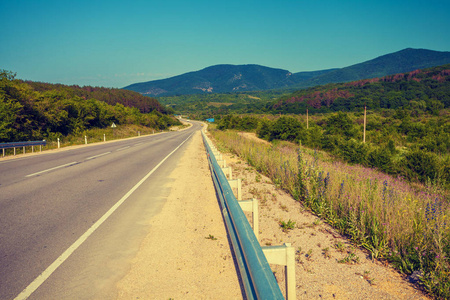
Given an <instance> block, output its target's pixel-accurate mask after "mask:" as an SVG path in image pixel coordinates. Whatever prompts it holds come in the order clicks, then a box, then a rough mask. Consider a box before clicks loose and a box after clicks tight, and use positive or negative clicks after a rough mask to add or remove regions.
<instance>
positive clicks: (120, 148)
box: [116, 146, 130, 151]
mask: <svg viewBox="0 0 450 300" xmlns="http://www.w3.org/2000/svg"><path fill="white" fill-rule="evenodd" d="M128 148H130V146H126V147H123V148H120V149H117V150H116V151H122V150H125V149H128Z"/></svg>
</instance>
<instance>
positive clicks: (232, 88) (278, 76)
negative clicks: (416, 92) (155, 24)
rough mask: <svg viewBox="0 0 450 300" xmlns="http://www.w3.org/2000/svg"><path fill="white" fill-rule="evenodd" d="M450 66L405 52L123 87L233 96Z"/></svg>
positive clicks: (239, 68) (444, 57) (231, 69)
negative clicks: (341, 63)
mask: <svg viewBox="0 0 450 300" xmlns="http://www.w3.org/2000/svg"><path fill="white" fill-rule="evenodd" d="M448 63H450V52H439V51H432V50H424V49H410V48H409V49H404V50H402V51H398V52H395V53H391V54H387V55H383V56H380V57H378V58H375V59H373V60H369V61H366V62H363V63H359V64H356V65H353V66H349V67H345V68H342V69H327V70H321V71H312V72H298V73H292V72H290V71H288V70H283V69H274V68H269V67H264V66H260V65H216V66H211V67H208V68H205V69H203V70H200V71H195V72H189V73H185V74H182V75H178V76H175V77H171V78H167V79H161V80H154V81H148V82H141V83H135V84H132V85H129V86H126V87H124V89H126V90H131V91H136V92H138V93H141V94H143V95H147V96H158V97H164V96H174V95H190V94H214V93H234V92H245V91H265V90H273V89H294V88H305V87H311V86H317V85H323V84H327V83H335V82H348V81H354V80H360V79H368V78H375V77H382V76H386V75H392V74H397V73H404V72H410V71H413V70H416V69H421V68H427V67H434V66H439V65H443V64H448Z"/></svg>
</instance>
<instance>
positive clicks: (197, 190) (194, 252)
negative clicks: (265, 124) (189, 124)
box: [117, 132, 429, 299]
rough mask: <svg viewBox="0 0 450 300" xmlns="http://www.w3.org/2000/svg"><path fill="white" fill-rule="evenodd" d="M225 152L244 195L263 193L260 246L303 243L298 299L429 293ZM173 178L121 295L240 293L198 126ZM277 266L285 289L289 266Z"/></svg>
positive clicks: (223, 295) (217, 295)
mask: <svg viewBox="0 0 450 300" xmlns="http://www.w3.org/2000/svg"><path fill="white" fill-rule="evenodd" d="M243 138H252V139H256V137H255V136H246V135H243ZM224 158H225V159H226V161H227V165H230V166H232V168H233V177H234V178H241V179H243V187H242V188H243V198H244V199H250V198H257V199H258V200H259V204H260V209H259V220H260V223H259V224H260V233H259V236H260V243H261V245H262V246H269V245H281V244H283V243H291V244H292V245H293V246H294V247H295V249H296V250H297V252H296V295H297V299H429V298H428V297H427V296H425V295H424V294H423V293H422V292H421V291H419V290H417V289H415V288H414V286H413V285H412V284H410V283H409V282H408V281H407V279H406V278H405V277H404V276H402V275H400V274H399V273H397V272H396V271H395V270H393V269H392V268H390V267H389V266H386V265H382V264H381V263H379V262H376V261H375V262H373V261H371V259H370V258H369V255H368V253H366V252H364V251H362V250H360V249H355V248H354V247H352V246H351V245H350V243H349V242H348V241H347V240H346V239H345V238H343V237H342V236H341V235H339V234H338V233H337V232H336V231H335V230H334V229H333V228H331V227H330V226H328V225H327V224H324V223H323V222H321V221H320V219H319V218H317V217H316V216H314V215H313V214H311V213H310V212H308V211H307V210H306V209H305V208H304V207H303V206H302V205H301V204H300V203H298V202H297V201H295V200H294V199H292V197H290V196H289V195H288V194H286V193H285V192H283V191H282V190H280V189H277V188H276V187H275V185H274V184H273V183H272V182H271V181H270V179H268V178H266V177H265V176H262V175H260V174H259V173H257V172H256V171H255V170H254V168H253V167H251V166H249V165H247V164H246V163H245V162H243V161H242V160H240V159H239V158H237V157H235V156H233V155H230V154H226V153H224ZM171 177H172V178H173V179H174V182H173V187H172V191H171V193H170V195H169V197H168V199H167V202H166V204H165V205H164V207H163V209H162V211H161V213H160V214H159V215H158V216H156V217H155V218H154V219H153V220H152V221H151V228H150V230H149V233H148V235H147V237H146V238H145V240H144V241H143V243H142V244H141V247H140V251H139V253H138V255H137V256H136V257H135V258H134V260H133V264H132V267H131V268H130V270H129V272H128V274H127V275H126V276H125V277H124V278H123V279H122V280H121V281H120V282H119V283H118V284H117V291H118V292H117V299H242V298H243V296H242V292H241V289H240V285H239V282H238V277H237V273H238V271H237V270H236V268H235V265H234V262H233V258H232V254H231V251H230V246H229V242H228V239H227V233H226V230H225V227H224V224H223V219H222V216H221V212H220V209H219V204H218V201H217V199H216V195H215V191H214V186H213V182H212V180H211V176H210V171H209V167H208V162H207V159H206V153H205V149H204V146H203V143H202V138H201V135H200V133H199V132H197V133H196V134H195V135H194V136H193V139H192V140H191V141H190V143H189V144H188V149H187V150H186V151H185V153H184V156H183V158H182V159H181V160H180V162H179V164H178V166H177V168H176V169H175V170H174V171H173V173H172V175H171ZM250 219H251V217H250V215H249V220H250ZM288 220H291V221H294V222H295V224H296V225H295V228H294V229H292V230H289V231H287V232H283V230H282V229H281V227H280V226H279V222H280V221H285V222H286V221H288ZM351 253H352V254H351ZM346 259H347V261H348V262H347V263H344V261H345V260H346ZM271 267H272V270H273V271H274V274H275V276H276V278H277V281H278V282H279V284H280V287H282V288H281V290H282V292H283V294H284V295H285V290H284V287H285V282H284V267H282V266H276V265H272V266H271Z"/></svg>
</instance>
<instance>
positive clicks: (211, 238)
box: [205, 234, 217, 241]
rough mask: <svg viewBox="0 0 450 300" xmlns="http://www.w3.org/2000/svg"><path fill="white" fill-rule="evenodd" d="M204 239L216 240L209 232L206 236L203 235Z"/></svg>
mask: <svg viewBox="0 0 450 300" xmlns="http://www.w3.org/2000/svg"><path fill="white" fill-rule="evenodd" d="M205 239H207V240H212V241H216V240H217V238H216V237H215V236H213V235H211V234H210V235H208V236H207V237H205Z"/></svg>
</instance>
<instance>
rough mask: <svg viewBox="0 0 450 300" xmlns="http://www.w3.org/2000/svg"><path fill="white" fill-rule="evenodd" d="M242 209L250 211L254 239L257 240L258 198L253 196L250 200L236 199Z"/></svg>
mask: <svg viewBox="0 0 450 300" xmlns="http://www.w3.org/2000/svg"><path fill="white" fill-rule="evenodd" d="M238 203H239V205H240V206H241V208H242V210H243V211H251V212H252V223H253V232H254V233H255V235H256V239H257V240H258V241H259V207H258V200H256V199H255V198H253V199H250V200H242V201H238Z"/></svg>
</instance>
